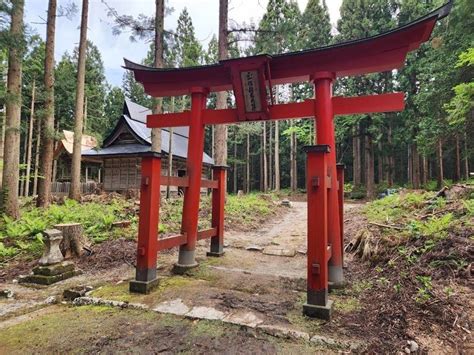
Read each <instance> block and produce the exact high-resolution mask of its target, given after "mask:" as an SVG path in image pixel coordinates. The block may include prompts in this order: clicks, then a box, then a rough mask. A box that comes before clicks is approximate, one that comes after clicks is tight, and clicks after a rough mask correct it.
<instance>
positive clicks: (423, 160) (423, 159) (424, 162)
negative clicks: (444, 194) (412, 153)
mask: <svg viewBox="0 0 474 355" xmlns="http://www.w3.org/2000/svg"><path fill="white" fill-rule="evenodd" d="M421 165H422V166H423V171H422V174H421V184H422V185H423V186H426V184H427V183H428V159H426V157H425V156H424V155H423V156H422V157H421Z"/></svg>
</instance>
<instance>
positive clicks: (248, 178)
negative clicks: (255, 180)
mask: <svg viewBox="0 0 474 355" xmlns="http://www.w3.org/2000/svg"><path fill="white" fill-rule="evenodd" d="M246 157H247V159H246V160H247V161H246V169H245V173H246V177H245V180H246V181H245V192H246V193H249V192H250V133H247V152H246Z"/></svg>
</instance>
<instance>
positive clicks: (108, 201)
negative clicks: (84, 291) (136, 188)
mask: <svg viewBox="0 0 474 355" xmlns="http://www.w3.org/2000/svg"><path fill="white" fill-rule="evenodd" d="M25 202H26V203H24V204H23V206H22V210H21V218H20V219H18V220H13V219H11V218H9V217H7V216H5V215H4V216H2V217H1V218H0V262H5V261H6V260H9V259H10V258H12V257H15V256H16V255H18V254H20V253H21V254H25V255H28V256H30V257H37V256H38V255H40V254H41V252H42V250H43V243H42V233H43V232H44V231H45V230H46V229H50V228H53V226H54V225H56V224H62V223H81V224H82V226H83V228H84V233H85V235H86V236H87V237H88V238H89V239H90V240H91V241H92V242H94V243H99V242H102V241H105V240H108V239H114V238H123V237H125V238H131V239H133V238H136V236H137V226H138V211H139V207H138V205H136V204H135V201H133V200H127V199H125V198H121V197H119V196H115V197H112V198H110V197H109V198H105V199H102V200H101V199H100V197H98V198H97V201H90V202H83V203H79V202H76V201H74V200H69V199H66V200H64V202H63V203H61V204H52V205H51V206H49V207H48V208H47V209H42V208H36V207H35V206H34V204H33V203H32V201H31V200H25ZM182 208H183V200H182V198H175V199H169V200H166V199H162V201H161V206H160V226H159V231H160V233H161V234H169V233H179V231H180V227H181V219H182ZM275 209H276V205H275V204H274V203H273V201H272V197H271V196H269V195H261V194H248V195H244V196H235V195H228V196H227V198H226V205H225V218H226V228H233V229H244V230H245V229H250V228H252V227H254V226H255V225H257V224H258V223H260V222H261V221H262V220H264V219H266V218H268V216H270V215H271V214H273V213H274V211H275ZM211 212H212V206H211V197H210V196H203V197H202V198H201V204H200V210H199V229H200V230H202V229H207V228H210V227H211ZM123 220H127V221H130V222H131V224H130V227H129V228H113V224H114V222H118V221H123Z"/></svg>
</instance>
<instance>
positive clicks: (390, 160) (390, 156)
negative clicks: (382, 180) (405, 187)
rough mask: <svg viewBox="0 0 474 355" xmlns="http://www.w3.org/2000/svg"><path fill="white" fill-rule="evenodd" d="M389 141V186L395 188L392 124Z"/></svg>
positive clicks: (389, 130)
mask: <svg viewBox="0 0 474 355" xmlns="http://www.w3.org/2000/svg"><path fill="white" fill-rule="evenodd" d="M387 141H388V145H389V149H390V153H389V156H388V167H387V171H388V174H387V181H388V186H390V187H392V186H393V175H394V170H395V157H394V156H393V145H392V124H391V123H389V125H388V134H387Z"/></svg>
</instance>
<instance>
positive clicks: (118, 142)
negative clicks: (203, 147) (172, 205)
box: [82, 99, 214, 192]
mask: <svg viewBox="0 0 474 355" xmlns="http://www.w3.org/2000/svg"><path fill="white" fill-rule="evenodd" d="M151 113H152V112H151V110H149V109H148V108H146V107H143V106H141V105H138V104H136V103H134V102H132V101H130V100H128V99H126V100H125V103H124V107H123V113H122V116H121V117H120V118H119V120H118V122H117V124H116V126H115V128H114V129H113V131H112V133H110V135H109V136H108V137H107V138H106V139H105V140H104V144H103V147H102V148H100V149H97V148H91V149H88V150H85V151H83V152H82V157H83V160H84V159H87V160H94V161H101V162H102V183H103V185H102V186H103V189H104V190H105V191H108V192H111V191H117V192H125V191H128V190H135V189H139V187H140V182H141V173H140V171H141V170H140V169H141V158H140V155H141V154H143V153H145V152H149V151H150V149H151V129H150V128H148V127H147V126H146V118H147V115H149V114H151ZM169 142H170V132H169V130H168V129H162V130H161V154H162V155H163V159H162V175H167V174H168V159H167V157H168V155H169V151H170V144H169ZM171 151H172V157H173V163H172V172H171V175H172V176H184V175H185V174H186V158H187V152H188V127H176V128H174V129H173V131H172V139H171ZM213 164H214V161H213V159H212V158H211V157H210V156H209V155H207V154H206V153H204V156H203V171H202V174H203V176H205V177H209V174H210V168H211V167H212V165H213ZM161 188H162V190H165V189H166V186H162V187H161ZM173 189H174V190H176V188H173V187H171V190H172V191H173Z"/></svg>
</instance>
